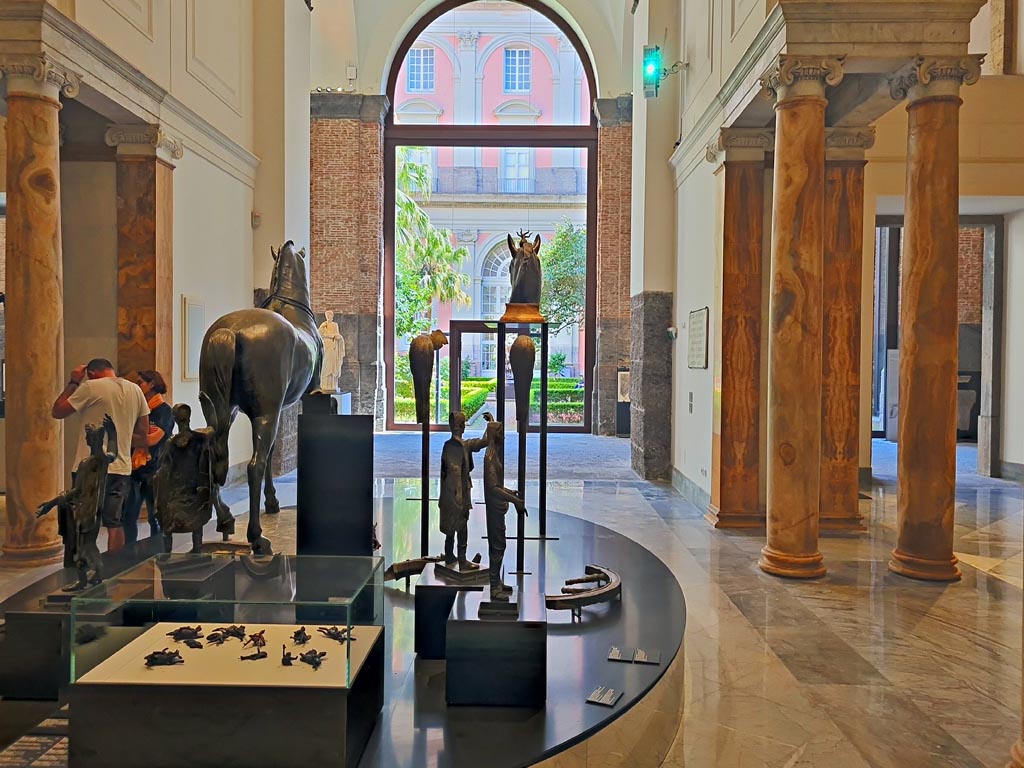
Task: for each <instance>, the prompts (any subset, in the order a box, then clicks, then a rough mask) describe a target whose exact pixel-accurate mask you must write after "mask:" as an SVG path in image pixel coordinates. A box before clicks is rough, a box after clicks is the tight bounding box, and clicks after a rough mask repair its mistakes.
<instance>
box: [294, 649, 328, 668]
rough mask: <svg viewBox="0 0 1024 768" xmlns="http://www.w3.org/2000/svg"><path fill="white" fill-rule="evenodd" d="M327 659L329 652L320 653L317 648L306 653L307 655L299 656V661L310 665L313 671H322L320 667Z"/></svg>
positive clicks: (301, 654)
mask: <svg viewBox="0 0 1024 768" xmlns="http://www.w3.org/2000/svg"><path fill="white" fill-rule="evenodd" d="M326 657H327V651H318V650H316V649H315V648H313V649H312V650H309V651H306V652H305V653H300V654H299V661H301V662H302V663H303V664H309V666H311V667H312V668H313V669H320V665H321V664H323V661H324V659H325V658H326Z"/></svg>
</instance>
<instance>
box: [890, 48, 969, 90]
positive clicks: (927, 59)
mask: <svg viewBox="0 0 1024 768" xmlns="http://www.w3.org/2000/svg"><path fill="white" fill-rule="evenodd" d="M984 61H985V56H984V54H971V55H969V56H918V57H917V59H916V60H914V62H913V63H912V64H910V65H909V66H907V67H905V68H904V69H903V70H902V71H900V72H899V73H897V74H896V75H895V76H894V77H892V79H890V80H889V93H890V95H891V96H892V97H893V99H895V100H896V101H903V99H906V98H909V99H910V101H916V100H917V99H921V98H925V97H928V96H956V95H957V94H958V93H959V91H960V86H962V85H974V84H975V83H976V82H978V80H980V79H981V65H982V63H984Z"/></svg>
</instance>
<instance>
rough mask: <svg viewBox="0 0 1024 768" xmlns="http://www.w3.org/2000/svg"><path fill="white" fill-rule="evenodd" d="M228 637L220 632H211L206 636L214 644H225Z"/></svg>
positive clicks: (207, 640)
mask: <svg viewBox="0 0 1024 768" xmlns="http://www.w3.org/2000/svg"><path fill="white" fill-rule="evenodd" d="M225 640H227V638H226V637H225V636H224V635H222V634H221V633H220V632H211V633H210V634H208V635H207V636H206V642H208V643H213V644H214V645H224V641H225Z"/></svg>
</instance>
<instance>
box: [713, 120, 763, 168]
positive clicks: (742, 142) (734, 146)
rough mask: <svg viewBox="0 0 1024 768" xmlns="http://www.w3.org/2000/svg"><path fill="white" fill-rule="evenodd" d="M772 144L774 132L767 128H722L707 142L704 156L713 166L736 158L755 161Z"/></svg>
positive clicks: (759, 158) (761, 156) (760, 158)
mask: <svg viewBox="0 0 1024 768" xmlns="http://www.w3.org/2000/svg"><path fill="white" fill-rule="evenodd" d="M774 144H775V133H774V132H773V131H772V130H770V129H768V128H723V129H722V130H721V131H719V132H718V135H717V136H716V137H715V138H714V139H712V140H711V141H710V142H709V143H708V146H707V150H706V151H705V157H706V158H707V161H708V162H709V163H712V164H713V165H715V166H719V165H721V164H722V163H726V162H732V161H737V160H738V161H743V160H746V161H750V162H757V161H759V160H763V159H764V155H765V153H766V152H770V151H771V149H772V147H773V146H774Z"/></svg>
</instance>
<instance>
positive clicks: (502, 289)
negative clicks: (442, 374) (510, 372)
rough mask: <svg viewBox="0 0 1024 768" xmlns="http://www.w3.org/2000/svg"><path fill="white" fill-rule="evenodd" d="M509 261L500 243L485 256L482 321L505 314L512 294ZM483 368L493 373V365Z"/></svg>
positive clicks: (481, 276) (482, 268)
mask: <svg viewBox="0 0 1024 768" xmlns="http://www.w3.org/2000/svg"><path fill="white" fill-rule="evenodd" d="M511 261H512V258H511V256H510V255H509V253H508V248H506V247H505V243H504V241H502V242H501V243H499V244H498V245H497V246H495V248H494V250H492V251H491V252H490V253H489V254H487V258H486V259H484V263H483V264H482V265H481V267H480V278H481V281H482V285H481V286H480V315H481V317H482V318H483V319H484V320H497V319H498V318H499V317H501V316H502V315H503V314H504V313H505V302H506V301H508V297H509V294H510V293H511V292H512V286H511V285H510V283H509V274H508V268H509V264H510V263H511ZM485 344H486V342H485ZM485 359H486V358H485ZM484 368H485V370H488V371H493V370H494V365H493V363H492V364H491V365H490V366H488V365H486V364H485V365H484Z"/></svg>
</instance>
